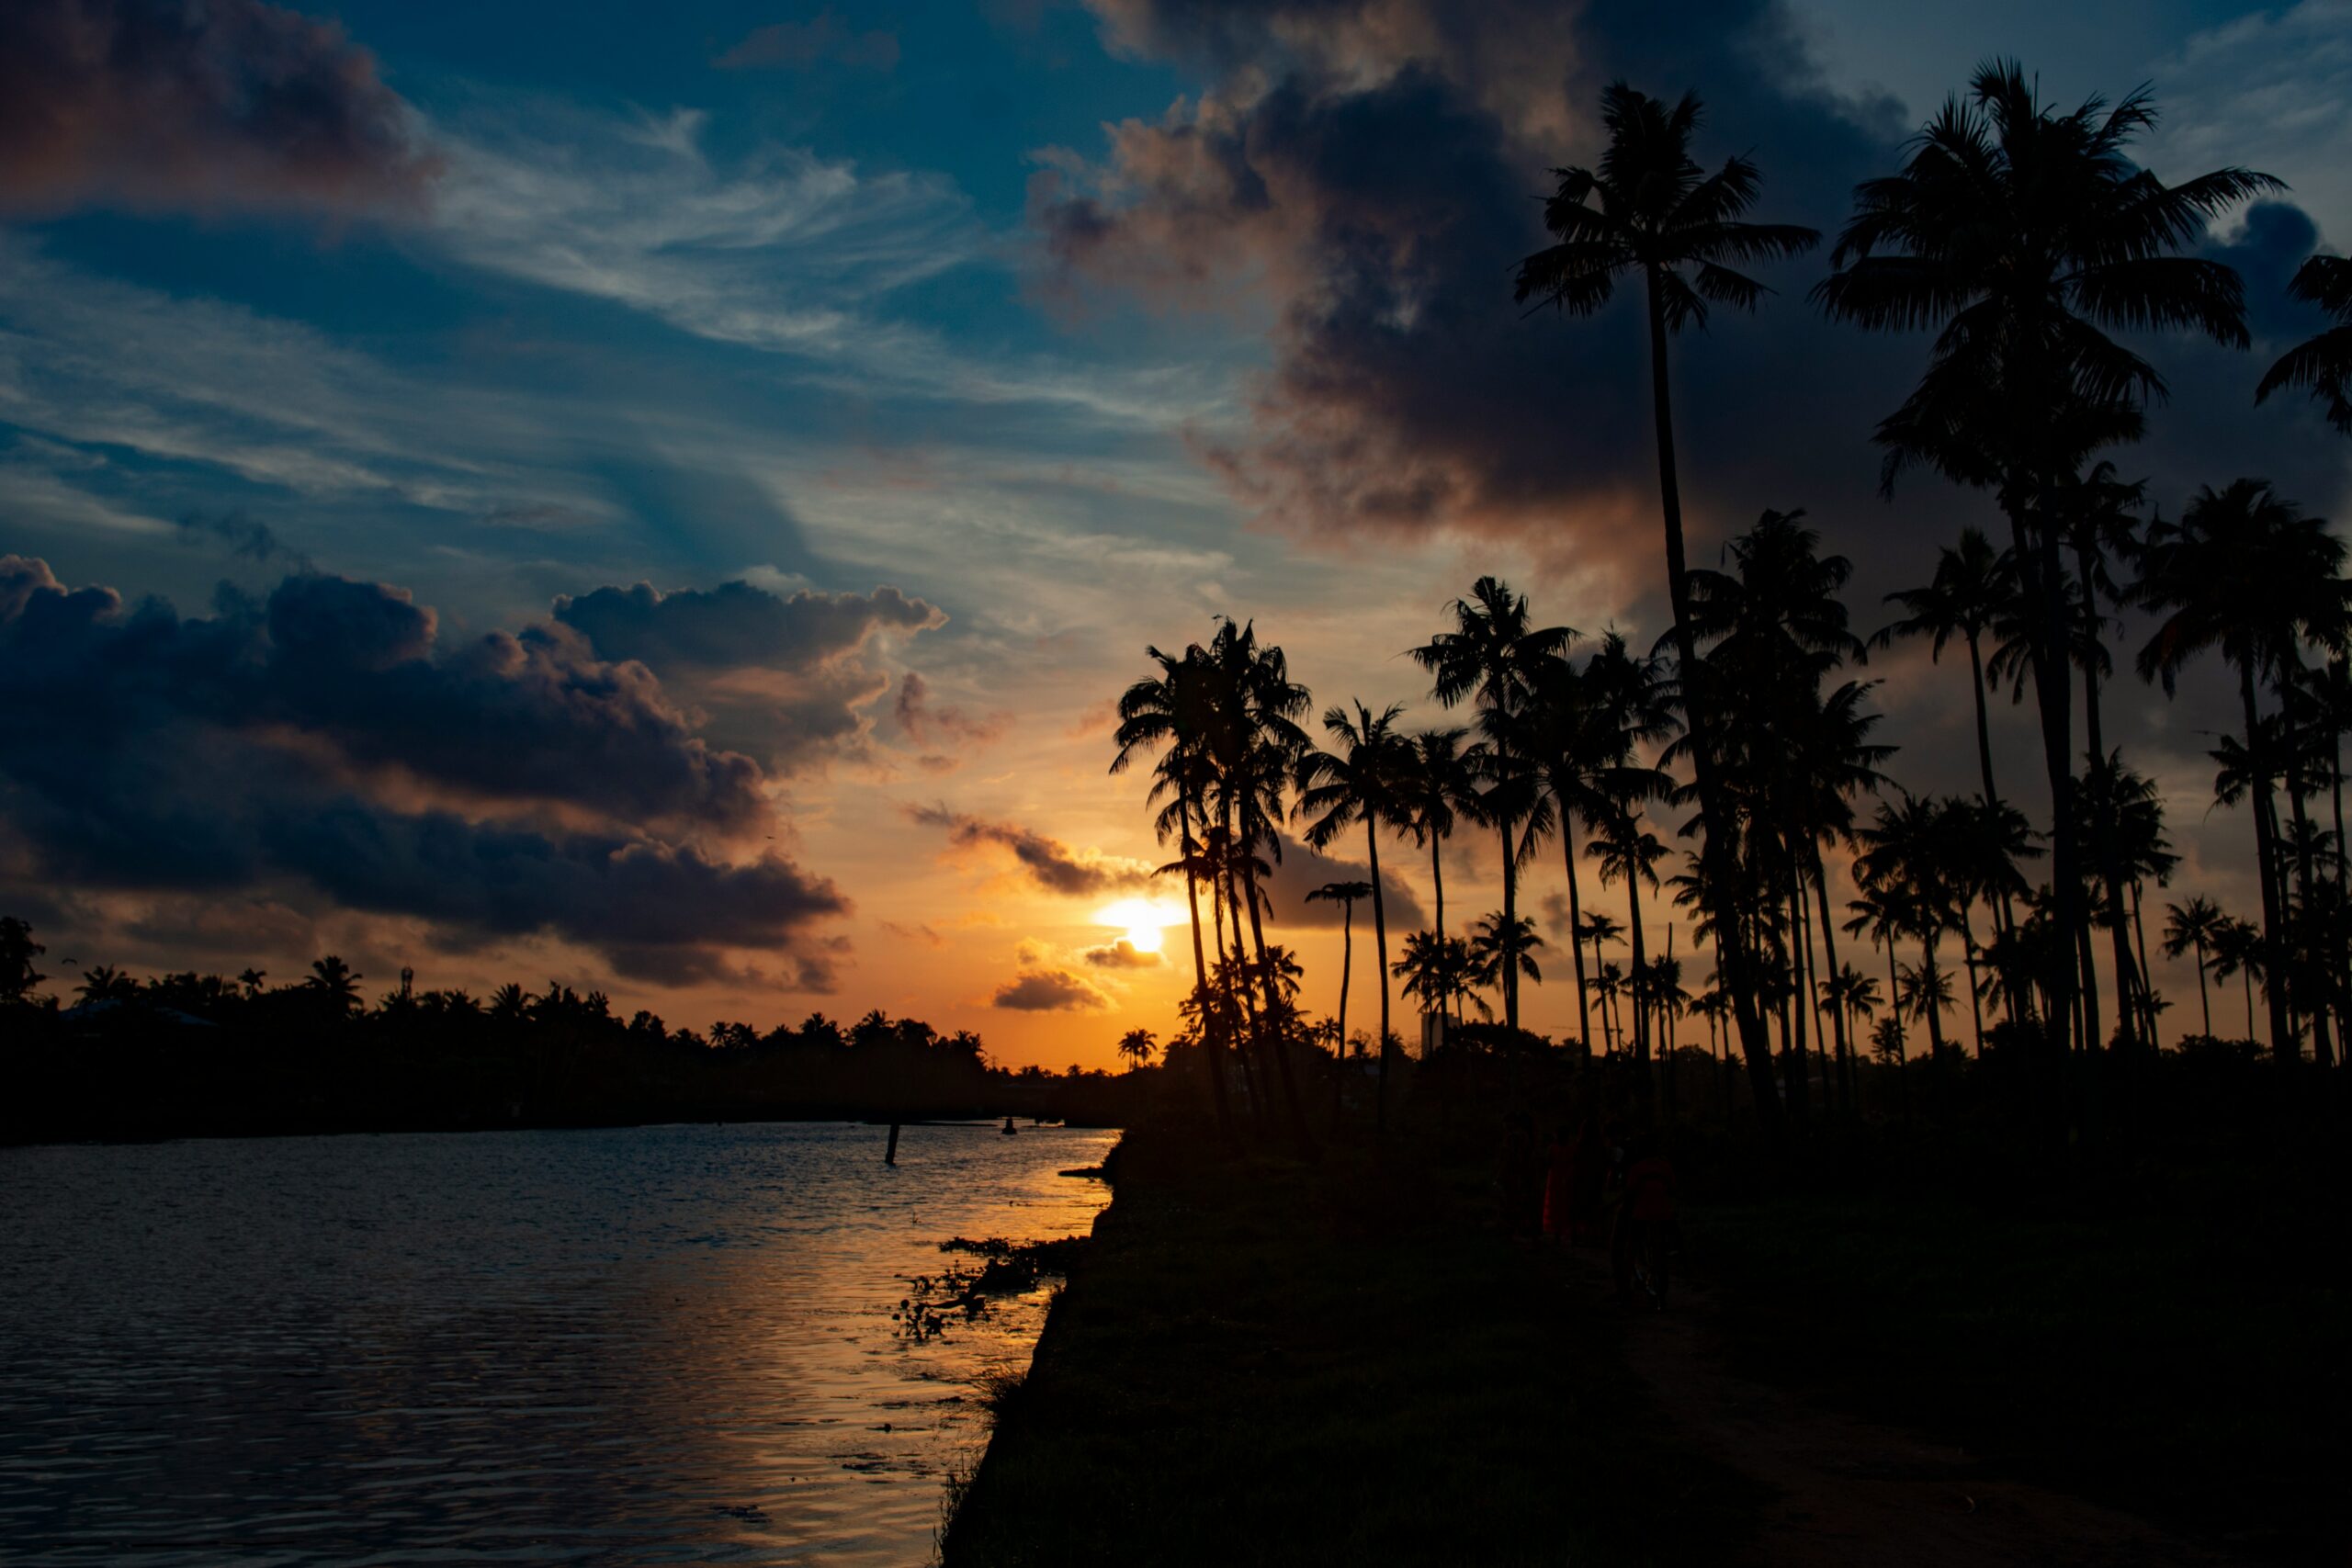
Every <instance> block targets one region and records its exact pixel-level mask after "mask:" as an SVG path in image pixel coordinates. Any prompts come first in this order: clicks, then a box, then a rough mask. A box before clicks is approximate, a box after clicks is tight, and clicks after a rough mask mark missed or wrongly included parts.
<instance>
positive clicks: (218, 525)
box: [179, 512, 317, 571]
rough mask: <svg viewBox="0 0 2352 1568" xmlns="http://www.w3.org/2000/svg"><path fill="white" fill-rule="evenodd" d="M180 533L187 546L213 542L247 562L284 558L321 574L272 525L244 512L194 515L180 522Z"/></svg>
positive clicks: (299, 566) (190, 514)
mask: <svg viewBox="0 0 2352 1568" xmlns="http://www.w3.org/2000/svg"><path fill="white" fill-rule="evenodd" d="M179 529H180V539H181V542H183V543H185V544H189V545H198V544H204V543H207V542H210V543H215V544H220V545H224V546H226V547H228V550H229V553H230V554H231V555H234V556H241V557H243V558H245V559H247V560H253V561H263V562H267V561H272V560H277V559H279V558H284V560H285V561H286V564H287V565H288V566H290V567H292V568H293V569H294V570H297V571H312V570H317V569H316V568H315V567H313V566H312V565H311V558H310V557H308V556H306V555H304V554H303V553H302V552H301V551H300V550H298V549H294V548H292V547H289V546H288V544H287V543H286V541H284V540H283V539H280V538H279V537H278V536H277V534H276V533H275V532H273V531H272V530H271V528H270V526H269V525H268V524H266V523H262V522H258V521H256V520H254V518H252V517H250V516H247V515H246V514H245V513H243V512H191V513H187V515H186V516H184V517H182V518H181V519H180V520H179Z"/></svg>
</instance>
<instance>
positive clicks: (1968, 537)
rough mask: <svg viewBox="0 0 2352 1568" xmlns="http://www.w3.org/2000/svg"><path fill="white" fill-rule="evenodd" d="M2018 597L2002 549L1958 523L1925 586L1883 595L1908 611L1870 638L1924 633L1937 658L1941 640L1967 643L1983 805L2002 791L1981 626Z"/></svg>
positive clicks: (1884, 640) (1883, 641)
mask: <svg viewBox="0 0 2352 1568" xmlns="http://www.w3.org/2000/svg"><path fill="white" fill-rule="evenodd" d="M2016 597H2017V573H2016V570H2015V569H2014V567H2013V566H2012V564H2011V562H2010V559H2009V556H2008V553H2007V551H2002V550H1996V549H1995V548H1994V547H1993V541H1992V540H1990V539H1988V538H1986V537H1985V531H1984V530H1983V529H1981V528H1962V530H1961V531H1960V542H1959V543H1958V544H1957V545H1946V546H1945V547H1943V549H1942V551H1941V552H1940V553H1939V555H1938V557H1937V558H1936V570H1935V575H1934V576H1933V577H1932V578H1930V579H1929V580H1928V583H1927V585H1926V586H1925V587H1921V588H1905V589H1902V590H1899V591H1897V592H1893V593H1890V594H1888V595H1887V596H1886V599H1887V603H1888V604H1900V605H1901V606H1903V608H1904V610H1905V612H1907V613H1906V614H1905V616H1904V618H1903V619H1901V620H1899V621H1897V622H1895V623H1894V625H1893V626H1888V627H1886V628H1885V629H1884V630H1883V631H1881V632H1880V633H1879V634H1878V635H1877V636H1875V637H1872V638H1871V642H1872V643H1874V644H1876V645H1877V646H1878V647H1880V648H1885V647H1888V646H1889V645H1891V644H1892V643H1893V642H1894V639H1895V638H1896V637H1926V638H1928V658H1929V659H1930V660H1941V659H1942V658H1943V652H1944V645H1945V644H1946V643H1947V642H1949V641H1950V640H1951V638H1952V637H1953V636H1954V635H1957V636H1959V637H1961V638H1962V640H1964V641H1965V642H1966V643H1967V645H1968V673H1969V690H1970V694H1972V695H1973V697H1974V698H1975V701H1976V766H1977V772H1978V775H1979V777H1980V778H1981V779H1982V780H1983V782H1984V785H1985V802H1986V804H1988V805H1998V804H1999V803H2000V799H2001V794H2000V791H1999V790H1998V789H1996V787H1995V786H1994V784H1993V732H1992V729H1991V728H1990V726H1989V725H1987V723H1986V722H1985V651H1984V639H1985V632H1986V631H1987V630H1988V629H1990V628H1991V626H1993V625H1994V623H1995V621H1996V619H1997V618H1998V617H1999V616H2000V615H2001V614H2002V613H2003V611H2004V610H2006V609H2007V607H2008V605H2009V604H2011V603H2012V602H2013V601H2014V600H2015V599H2016Z"/></svg>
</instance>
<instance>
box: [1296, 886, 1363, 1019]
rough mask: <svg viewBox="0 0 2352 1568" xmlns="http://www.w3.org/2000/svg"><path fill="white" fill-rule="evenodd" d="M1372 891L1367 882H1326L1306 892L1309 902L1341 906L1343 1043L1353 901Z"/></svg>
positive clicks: (1353, 929)
mask: <svg viewBox="0 0 2352 1568" xmlns="http://www.w3.org/2000/svg"><path fill="white" fill-rule="evenodd" d="M1375 891H1376V890H1375V889H1374V886H1373V885H1372V884H1371V883H1369V882H1327V883H1325V884H1324V885H1323V886H1320V887H1317V888H1316V889H1315V890H1313V891H1312V892H1310V893H1308V894H1307V896H1306V901H1307V902H1308V903H1310V904H1337V905H1338V906H1339V907H1340V1015H1339V1030H1340V1041H1341V1043H1345V1042H1346V1040H1347V1038H1348V979H1349V976H1351V974H1352V973H1353V972H1354V969H1355V962H1356V905H1357V903H1358V902H1359V901H1361V900H1363V899H1365V898H1370V897H1374V893H1375ZM1336 1054H1337V1053H1334V1055H1336Z"/></svg>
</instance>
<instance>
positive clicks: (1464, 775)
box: [1397, 729, 1478, 936]
mask: <svg viewBox="0 0 2352 1568" xmlns="http://www.w3.org/2000/svg"><path fill="white" fill-rule="evenodd" d="M1468 734H1469V731H1467V730H1464V729H1424V730H1422V731H1420V732H1419V734H1417V735H1413V736H1409V737H1408V738H1407V739H1408V741H1409V742H1410V744H1411V746H1412V748H1413V760H1412V766H1411V767H1409V768H1408V769H1407V770H1406V771H1405V774H1404V777H1403V778H1401V779H1399V780H1398V781H1397V804H1398V805H1399V806H1400V807H1402V808H1403V809H1404V811H1405V814H1406V820H1407V821H1408V823H1409V825H1410V829H1411V832H1412V835H1413V842H1414V843H1416V844H1419V845H1422V846H1424V847H1425V848H1427V849H1428V851H1429V852H1430V886H1431V887H1432V888H1433V889H1435V892H1436V895H1437V909H1436V918H1435V923H1434V925H1433V926H1432V928H1431V929H1432V930H1434V931H1437V932H1438V934H1439V935H1441V936H1442V935H1443V934H1445V840H1446V839H1447V837H1448V836H1449V835H1450V834H1452V833H1453V826H1454V823H1455V822H1456V820H1458V818H1460V816H1461V815H1462V814H1464V812H1466V811H1468V810H1469V809H1470V808H1471V807H1473V806H1474V804H1475V803H1476V798H1477V790H1478V783H1477V776H1476V771H1475V759H1473V758H1472V757H1471V756H1470V755H1469V754H1468V753H1467V752H1466V751H1465V750H1464V749H1463V745H1462V742H1463V740H1464V738H1465V737H1466V736H1467V735H1468Z"/></svg>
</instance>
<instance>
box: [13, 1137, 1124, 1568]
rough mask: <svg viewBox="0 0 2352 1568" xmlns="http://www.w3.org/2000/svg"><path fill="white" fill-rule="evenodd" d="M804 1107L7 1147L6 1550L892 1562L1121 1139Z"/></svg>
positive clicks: (151, 1558)
mask: <svg viewBox="0 0 2352 1568" xmlns="http://www.w3.org/2000/svg"><path fill="white" fill-rule="evenodd" d="M885 1135H886V1134H885V1130H884V1129H881V1128H876V1127H862V1126H842V1125H832V1124H807V1123H800V1124H786V1125H768V1126H732V1127H706V1126H683V1127H640V1128H626V1129H613V1130H599V1131H583V1132H537V1133H475V1134H403V1135H398V1136H386V1137H338V1138H271V1139H255V1140H249V1141H212V1142H189V1143H177V1144H164V1145H145V1146H130V1147H122V1146H118V1147H53V1148H24V1149H0V1192H5V1194H6V1206H5V1210H0V1559H5V1560H6V1561H7V1562H11V1563H54V1564H71V1563H108V1564H137V1565H141V1568H164V1565H167V1564H194V1563H199V1562H201V1563H207V1564H210V1563H241V1564H264V1563H266V1564H271V1565H280V1564H284V1565H294V1564H306V1563H326V1562H334V1563H338V1564H357V1563H370V1564H374V1563H386V1564H388V1563H412V1562H532V1563H540V1562H629V1563H640V1562H644V1563H652V1562H824V1563H844V1564H846V1563H892V1564H903V1563H911V1562H922V1561H924V1559H925V1558H926V1557H927V1556H928V1555H929V1553H930V1551H931V1543H932V1532H933V1529H934V1528H935V1527H936V1526H937V1524H938V1522H939V1517H940V1503H941V1500H942V1497H943V1496H944V1487H945V1481H946V1478H947V1476H948V1474H949V1473H950V1471H951V1469H952V1468H953V1467H955V1466H956V1465H958V1464H966V1465H968V1463H969V1462H970V1461H971V1460H972V1459H973V1458H974V1457H976V1455H977V1453H978V1449H979V1448H980V1446H981V1445H982V1443H983V1442H984V1441H985V1433H986V1428H985V1418H984V1416H983V1413H982V1411H981V1410H980V1408H979V1406H978V1403H977V1400H976V1398H975V1391H974V1387H973V1382H974V1379H975V1378H976V1377H977V1376H978V1375H979V1374H980V1373H981V1372H982V1371H986V1370H988V1369H989V1368H991V1367H998V1366H1012V1367H1019V1366H1023V1365H1026V1363H1027V1359H1028V1355H1029V1349H1030V1347H1031V1345H1032V1344H1033V1343H1034V1341H1035V1336H1036V1332H1037V1329H1038V1326H1039V1325H1040V1324H1041V1322H1042V1320H1043V1317H1044V1314H1045V1307H1046V1299H1047V1297H1046V1292H1045V1291H1043V1290H1040V1291H1037V1292H1031V1293H1030V1294H1028V1295H1025V1296H1022V1297H1019V1298H1012V1299H1006V1300H1003V1301H1002V1302H1001V1304H1000V1306H999V1308H998V1310H997V1312H996V1314H995V1315H994V1316H993V1317H992V1318H990V1319H989V1320H987V1321H984V1322H982V1323H979V1324H977V1325H963V1324H961V1323H958V1324H957V1325H956V1326H955V1327H953V1328H951V1329H950V1330H949V1332H948V1334H947V1335H946V1337H944V1338H943V1339H938V1340H933V1341H929V1342H926V1343H922V1344H909V1343H906V1342H904V1341H902V1340H900V1339H899V1337H897V1336H896V1335H895V1333H894V1332H893V1325H892V1322H891V1319H890V1315H889V1314H890V1309H891V1308H892V1307H893V1306H894V1305H896V1304H897V1303H898V1302H899V1299H900V1298H901V1296H903V1295H904V1294H905V1292H906V1285H905V1280H906V1277H907V1276H910V1275H914V1274H920V1273H936V1272H938V1271H939V1269H940V1268H941V1267H942V1265H943V1264H944V1262H946V1261H947V1259H945V1258H942V1256H941V1255H940V1253H939V1251H938V1250H937V1247H936V1243H937V1242H938V1241H939V1240H941V1239H943V1238H944V1237H947V1236H950V1235H970V1236H983V1235H1003V1236H1008V1237H1011V1238H1012V1239H1015V1240H1037V1239H1043V1238H1046V1237H1052V1236H1061V1235H1082V1234H1084V1233H1085V1232H1086V1231H1087V1230H1088V1228H1089V1227H1090V1226H1091V1224H1092V1221H1093V1216H1094V1214H1095V1213H1096V1211H1098V1210H1099V1209H1100V1208H1101V1207H1102V1205H1103V1202H1104V1201H1106V1200H1107V1193H1106V1192H1105V1190H1104V1189H1103V1185H1102V1184H1101V1183H1099V1182H1095V1181H1089V1180H1080V1179H1071V1178H1068V1177H1062V1176H1058V1175H1057V1174H1056V1172H1057V1171H1058V1170H1061V1169H1064V1168H1070V1167H1076V1166H1091V1165H1096V1164H1099V1163H1100V1162H1101V1160H1102V1157H1103V1155H1104V1154H1105V1153H1106V1152H1108V1150H1109V1148H1110V1145H1111V1144H1112V1143H1113V1142H1114V1139H1115V1136H1116V1135H1115V1134H1109V1133H1094V1132H1079V1131H1071V1130H1063V1129H1056V1128H1035V1129H1024V1130H1023V1133H1022V1134H1021V1135H1020V1136H1019V1137H1017V1138H1007V1137H1003V1136H1001V1135H1000V1134H999V1133H998V1132H997V1131H996V1129H995V1128H993V1127H978V1128H967V1127H939V1128H933V1127H910V1128H908V1129H907V1130H906V1132H905V1134H904V1135H903V1136H902V1138H901V1141H900V1144H899V1166H898V1168H896V1169H895V1170H893V1169H889V1168H885V1167H884V1166H883V1165H882V1163H881V1156H882V1145H883V1140H884V1137H885Z"/></svg>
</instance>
